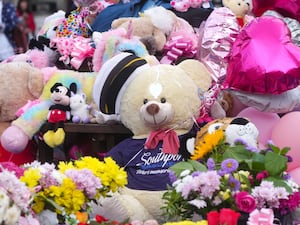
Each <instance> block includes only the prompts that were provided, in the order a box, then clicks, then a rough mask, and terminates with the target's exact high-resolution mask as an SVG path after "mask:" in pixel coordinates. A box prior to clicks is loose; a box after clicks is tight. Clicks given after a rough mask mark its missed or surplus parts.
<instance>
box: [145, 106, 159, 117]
mask: <svg viewBox="0 0 300 225" xmlns="http://www.w3.org/2000/svg"><path fill="white" fill-rule="evenodd" d="M146 110H147V112H148V113H149V114H150V115H155V114H157V113H158V112H159V106H158V105H157V104H150V105H148V106H147V108H146Z"/></svg>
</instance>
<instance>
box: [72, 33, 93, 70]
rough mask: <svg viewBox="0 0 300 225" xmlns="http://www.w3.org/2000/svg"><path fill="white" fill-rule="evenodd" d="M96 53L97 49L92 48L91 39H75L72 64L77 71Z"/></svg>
mask: <svg viewBox="0 0 300 225" xmlns="http://www.w3.org/2000/svg"><path fill="white" fill-rule="evenodd" d="M94 51H95V48H93V47H92V46H91V44H90V39H88V38H82V37H78V38H75V39H74V46H73V51H72V52H71V57H72V58H71V61H70V64H71V65H72V66H73V67H74V68H75V69H79V67H80V66H81V65H82V63H83V61H84V60H85V59H86V58H88V57H92V56H93V55H94Z"/></svg>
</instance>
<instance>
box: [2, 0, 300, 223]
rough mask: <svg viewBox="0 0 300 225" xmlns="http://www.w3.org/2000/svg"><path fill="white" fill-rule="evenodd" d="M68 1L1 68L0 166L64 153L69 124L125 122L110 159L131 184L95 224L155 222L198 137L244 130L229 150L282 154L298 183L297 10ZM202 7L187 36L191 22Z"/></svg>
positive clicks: (231, 139) (297, 1)
mask: <svg viewBox="0 0 300 225" xmlns="http://www.w3.org/2000/svg"><path fill="white" fill-rule="evenodd" d="M74 3H75V4H74V5H75V8H74V9H73V10H71V11H70V12H65V11H62V10H59V11H58V12H55V13H53V14H52V15H49V16H48V17H47V18H46V19H45V21H44V24H43V26H42V28H41V30H39V31H38V32H37V36H36V37H35V38H34V39H32V40H31V41H30V43H29V48H30V50H28V51H27V52H26V53H23V54H17V55H14V56H11V57H9V58H7V59H6V60H4V61H2V62H1V63H0V88H1V94H0V96H1V97H0V122H1V123H0V127H1V131H2V130H3V131H2V133H1V146H0V147H1V148H0V161H1V162H3V161H14V160H15V162H16V163H17V164H23V163H26V162H32V161H34V160H35V159H36V157H37V156H36V155H34V156H32V152H36V148H34V147H32V146H31V143H32V142H33V141H34V140H35V139H36V138H40V139H41V140H42V141H43V142H44V143H45V144H46V145H48V146H49V148H61V147H62V146H63V144H64V141H65V131H64V123H66V122H73V123H98V124H110V123H121V124H123V125H124V126H125V127H127V128H128V129H129V130H130V131H131V132H132V134H133V136H132V137H131V138H129V139H126V140H124V141H123V142H120V144H119V145H117V146H115V147H114V148H113V149H111V150H109V152H108V155H109V156H112V157H113V158H114V159H115V160H116V162H117V163H118V165H120V166H121V167H124V168H125V171H126V172H127V173H128V185H127V187H125V188H122V189H121V190H120V191H119V192H118V193H115V194H114V195H112V197H111V198H110V199H101V204H98V205H95V206H94V209H93V212H92V214H93V215H94V216H95V215H96V214H103V216H105V217H107V218H109V219H115V220H118V221H126V220H129V221H130V222H132V221H134V220H142V221H146V220H149V219H155V220H157V221H158V222H159V223H161V222H165V221H164V217H163V216H162V215H161V210H160V209H161V207H162V206H163V204H164V202H163V199H162V196H163V194H164V193H165V191H166V189H167V186H168V185H172V182H171V178H170V177H169V173H168V171H169V168H170V167H172V166H173V165H175V164H176V163H178V162H181V161H186V160H189V159H190V157H191V154H192V153H193V151H194V146H195V143H197V141H198V142H199V135H200V134H202V133H203V132H205V133H207V130H203V129H202V128H203V127H205V125H206V124H210V123H211V121H214V123H215V121H216V120H219V121H221V122H220V123H216V124H217V125H216V126H218V124H219V125H220V124H222V126H223V125H224V124H226V128H228V127H229V128H231V127H234V126H235V125H236V122H237V121H239V122H241V121H243V123H245V124H246V121H248V122H247V124H248V125H247V126H246V125H245V127H246V128H245V129H244V128H243V131H240V133H239V132H237V131H236V130H234V132H231V133H230V131H231V130H230V129H227V131H228V133H227V134H226V135H227V136H226V140H227V144H228V145H230V146H233V145H234V144H235V141H236V139H239V140H241V139H243V141H244V142H245V143H246V142H248V144H249V146H252V147H253V148H256V149H264V148H265V147H266V146H267V145H268V144H270V143H273V144H274V145H276V146H278V147H279V148H285V147H289V148H290V151H289V152H288V155H289V156H290V157H291V158H293V160H292V161H291V162H289V164H288V166H287V168H286V171H285V172H286V173H287V174H288V175H290V176H291V177H292V178H293V179H294V181H295V182H296V183H297V184H298V185H300V175H299V170H300V157H299V156H300V153H298V152H297V151H299V148H300V141H299V138H298V137H297V133H298V132H297V128H298V127H299V126H300V112H299V109H300V100H299V99H300V88H299V82H300V47H299V46H300V35H299V30H300V0H286V1H280V0H268V1H265V0H243V1H241V0H223V1H222V5H221V6H218V7H214V5H213V1H210V0H172V1H163V0H157V1H146V2H145V3H144V1H140V0H131V1H106V0H80V1H79V0H74ZM150 3H151V4H150ZM206 9H211V13H210V14H209V15H207V16H206V17H205V18H204V19H203V21H199V24H201V25H200V26H198V27H193V26H192V24H194V21H193V19H194V17H193V15H192V14H191V12H192V11H193V10H196V11H193V12H197V13H201V12H202V10H206ZM137 10H138V13H137ZM112 12H114V13H115V14H112ZM108 14H111V16H107V20H105V21H104V20H103V17H104V16H105V15H108ZM112 18H113V19H112ZM185 18H190V19H185ZM111 19H112V20H111ZM101 23H103V24H101ZM107 24H109V29H104V27H107ZM102 25H103V26H102ZM234 118H242V119H238V120H234ZM224 121H226V122H224ZM232 121H234V122H232ZM231 122H232V124H230V123H231ZM249 124H250V125H251V127H250V125H249ZM45 126H46V128H47V129H46V130H41V128H42V127H45ZM206 127H207V126H206ZM249 127H250V128H251V129H250V128H249ZM218 128H219V127H218ZM248 128H249V129H248ZM201 129H202V130H201ZM205 129H206V128H205ZM241 133H243V134H241ZM250 133H251V135H252V136H251V135H250V136H251V137H249V134H250ZM244 134H245V135H244ZM243 135H244V136H243ZM29 148H30V149H29ZM67 151H68V150H66V152H67ZM29 152H30V153H29ZM29 154H30V157H28V158H27V156H28V155H29ZM20 159H21V161H20ZM22 159H23V160H22ZM25 159H26V160H25ZM149 202H150V203H149ZM299 204H300V202H299ZM297 206H300V205H297ZM251 224H255V223H251ZM257 224H258V223H257Z"/></svg>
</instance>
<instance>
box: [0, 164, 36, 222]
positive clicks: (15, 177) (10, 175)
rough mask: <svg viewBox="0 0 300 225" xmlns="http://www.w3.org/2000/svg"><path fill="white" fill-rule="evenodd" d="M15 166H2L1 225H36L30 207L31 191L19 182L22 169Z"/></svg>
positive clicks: (0, 175) (0, 168) (0, 184)
mask: <svg viewBox="0 0 300 225" xmlns="http://www.w3.org/2000/svg"><path fill="white" fill-rule="evenodd" d="M15 168H18V167H14V164H5V165H4V164H3V165H2V164H1V165H0V224H22V225H27V224H28V225H29V224H30V225H36V224H39V222H38V220H37V219H36V218H34V217H33V213H32V210H31V207H30V202H31V198H32V194H31V192H30V189H29V188H28V187H27V186H26V185H25V184H24V183H23V182H21V181H20V180H19V175H20V173H22V172H23V170H21V169H19V168H18V169H17V170H14V169H15Z"/></svg>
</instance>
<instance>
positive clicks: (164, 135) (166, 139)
mask: <svg viewBox="0 0 300 225" xmlns="http://www.w3.org/2000/svg"><path fill="white" fill-rule="evenodd" d="M159 141H163V145H162V148H163V153H167V154H178V151H179V147H180V144H179V138H178V135H177V133H176V132H175V131H174V130H167V131H165V130H157V131H152V132H151V133H150V135H149V137H148V138H147V140H146V143H145V145H144V146H145V148H146V149H154V148H156V146H157V145H158V143H159Z"/></svg>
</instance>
